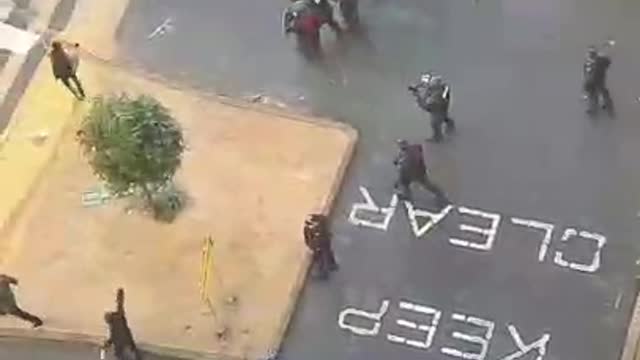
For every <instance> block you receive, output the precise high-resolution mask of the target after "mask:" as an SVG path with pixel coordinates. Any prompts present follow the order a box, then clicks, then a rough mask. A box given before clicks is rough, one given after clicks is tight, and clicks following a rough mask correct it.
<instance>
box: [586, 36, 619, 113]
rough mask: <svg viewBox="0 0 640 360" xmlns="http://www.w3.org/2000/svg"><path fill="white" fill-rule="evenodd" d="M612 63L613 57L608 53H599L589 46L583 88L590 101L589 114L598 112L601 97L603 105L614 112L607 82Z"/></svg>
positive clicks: (588, 101)
mask: <svg viewBox="0 0 640 360" xmlns="http://www.w3.org/2000/svg"><path fill="white" fill-rule="evenodd" d="M610 65H611V59H610V58H609V57H608V56H607V55H605V54H602V53H599V52H598V50H597V49H596V48H595V47H593V46H592V47H590V48H589V50H588V52H587V58H586V60H585V62H584V65H583V75H584V85H583V89H584V92H585V96H586V99H587V103H588V105H587V113H588V114H591V115H592V114H595V113H596V111H597V109H598V105H599V103H600V98H602V107H603V108H604V109H606V110H607V111H609V112H610V113H612V112H613V101H612V100H611V95H610V94H609V89H607V83H606V82H607V70H608V69H609V66H610Z"/></svg>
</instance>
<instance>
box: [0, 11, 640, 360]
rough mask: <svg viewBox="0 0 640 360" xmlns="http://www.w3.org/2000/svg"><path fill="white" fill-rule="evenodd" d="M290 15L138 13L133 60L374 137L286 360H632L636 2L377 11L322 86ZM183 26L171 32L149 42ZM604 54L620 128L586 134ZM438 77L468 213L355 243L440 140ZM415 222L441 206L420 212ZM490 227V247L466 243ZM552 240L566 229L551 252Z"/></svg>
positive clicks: (448, 170)
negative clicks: (398, 165)
mask: <svg viewBox="0 0 640 360" xmlns="http://www.w3.org/2000/svg"><path fill="white" fill-rule="evenodd" d="M285 4H286V1H284V0H282V1H276V0H262V1H258V2H256V1H252V0H224V1H223V0H220V1H210V0H182V1H173V0H136V1H133V2H132V3H131V7H130V9H129V10H128V12H127V15H126V17H125V19H124V22H123V26H122V28H121V29H120V30H121V31H120V40H121V41H122V44H123V45H124V46H125V47H126V49H128V52H127V60H128V61H130V62H131V63H133V64H135V65H137V66H140V67H143V68H145V69H146V70H147V71H151V72H159V73H162V74H164V75H166V76H167V77H170V78H172V79H174V80H176V81H182V82H186V83H189V84H191V85H193V86H195V87H199V88H201V89H203V90H204V91H218V92H224V93H228V94H233V95H250V94H255V93H264V94H267V95H269V96H273V97H275V98H279V99H282V100H283V101H286V102H289V103H291V104H294V105H295V106H302V107H307V108H310V109H312V110H313V111H314V112H317V113H321V114H324V115H328V116H332V117H334V118H336V119H340V120H341V121H345V122H348V123H349V124H351V125H353V126H354V127H356V128H357V129H358V130H359V131H360V135H361V142H360V144H359V147H358V149H357V154H356V158H355V161H354V164H353V166H352V168H351V170H350V173H349V175H348V179H347V182H346V184H345V186H344V190H343V192H342V194H341V196H340V198H339V203H338V206H337V209H336V211H335V213H334V218H333V230H334V233H335V250H336V253H337V257H338V259H339V261H340V263H341V269H340V271H339V272H338V273H336V274H335V276H334V277H333V278H332V279H331V280H330V281H329V282H326V283H319V282H315V281H310V282H309V283H308V284H307V286H306V288H305V291H304V293H303V296H302V298H301V300H300V305H299V308H298V311H297V313H296V316H295V318H294V319H293V322H292V324H291V327H290V330H289V334H288V337H287V339H286V341H285V344H284V346H283V349H282V353H281V357H280V358H281V359H284V360H315V359H318V360H324V359H345V360H346V359H349V360H370V359H380V360H383V359H403V360H413V359H416V360H417V359H425V358H455V357H464V358H468V359H479V360H482V359H503V358H507V357H508V359H509V360H512V359H521V358H522V359H534V358H535V357H536V356H538V355H541V358H538V359H562V360H567V359H583V360H601V359H614V358H617V357H618V356H619V354H620V352H621V346H622V343H623V341H624V336H625V326H626V323H627V321H628V318H629V315H630V308H631V304H632V301H633V296H634V294H633V281H632V280H633V277H634V274H635V273H636V272H637V266H636V259H637V258H638V252H639V251H638V250H639V246H638V245H637V238H638V237H639V235H640V228H639V223H640V219H639V218H638V217H639V215H640V214H639V210H640V205H639V204H640V192H639V191H638V190H637V189H638V187H637V184H638V183H640V157H639V156H638V154H640V142H638V141H637V138H638V136H639V135H640V124H639V123H638V119H639V118H640V117H639V115H640V104H639V103H638V102H637V100H636V98H637V97H638V96H640V71H638V64H640V43H638V42H637V34H638V33H640V22H638V21H637V19H638V18H640V3H637V2H632V1H624V0H612V1H607V2H606V3H605V2H602V1H598V0H538V1H526V2H525V1H517V0H502V1H498V0H480V1H479V2H478V3H477V5H474V1H471V0H468V1H467V0H450V1H436V0H395V1H383V0H379V1H366V0H362V5H363V6H362V7H363V9H362V17H363V19H364V21H365V22H366V23H367V25H368V38H369V42H368V43H365V42H352V43H349V44H347V45H346V46H344V47H339V46H336V45H335V43H334V42H333V41H332V40H331V39H329V41H327V43H326V45H327V48H328V52H329V56H328V58H329V60H328V64H327V66H326V68H325V69H324V70H321V69H317V68H314V67H312V66H309V65H308V64H306V63H305V62H304V61H302V60H300V59H299V58H298V56H297V55H296V53H295V52H294V50H293V44H292V43H291V42H289V41H286V40H285V39H284V38H283V37H282V34H281V29H280V11H281V9H282V6H283V5H285ZM167 18H171V23H172V24H173V29H172V30H171V31H168V32H167V33H165V34H161V35H160V36H156V37H153V38H151V39H149V34H151V33H152V32H153V31H154V29H155V28H156V27H157V26H158V25H160V24H162V23H163V22H164V21H165V20H166V19H167ZM329 37H330V36H329ZM608 37H613V38H614V39H615V40H616V41H617V44H616V45H615V47H614V48H613V49H612V57H613V66H612V69H611V73H610V81H609V83H610V88H611V91H612V94H613V97H614V100H615V101H616V107H617V113H618V116H617V118H616V119H608V118H606V117H600V118H598V119H588V118H586V117H585V115H584V112H583V110H584V108H583V107H584V104H583V103H582V101H581V98H580V97H581V94H580V82H581V63H582V59H583V56H584V51H585V49H586V47H587V46H588V45H590V44H592V43H601V42H604V41H605V40H606V39H607V38H608ZM429 69H433V70H436V71H437V72H439V73H442V74H445V75H446V78H447V79H448V81H449V82H450V83H451V85H452V89H453V97H454V103H453V116H454V117H455V119H456V120H457V122H458V127H459V132H458V133H457V134H456V135H455V136H454V137H452V138H451V140H450V141H448V142H446V143H444V144H441V145H430V144H429V145H425V146H426V148H425V150H426V156H427V161H428V166H429V167H430V170H431V173H432V175H433V177H434V179H435V180H436V181H437V182H439V183H440V184H441V185H442V186H443V187H444V189H445V190H446V192H447V193H448V194H449V196H450V198H452V200H454V203H455V206H454V207H453V208H452V209H451V210H450V212H449V213H448V214H447V215H446V216H445V217H444V218H443V219H442V220H441V221H440V222H438V223H437V224H436V225H435V226H433V228H432V229H431V230H430V231H428V232H427V233H425V234H422V235H421V236H416V235H415V233H414V231H412V228H411V226H410V224H409V221H408V212H407V211H406V210H404V207H403V206H404V205H402V204H399V205H398V206H397V209H396V211H395V213H394V215H393V217H392V218H391V220H390V224H389V226H388V227H386V228H385V229H380V228H371V227H367V226H355V225H354V224H353V223H352V222H350V221H349V215H350V212H351V210H352V206H353V205H354V204H355V203H359V202H363V201H364V200H363V197H362V195H361V193H360V190H359V188H360V187H361V186H363V187H365V188H366V189H367V190H368V191H369V192H370V194H371V196H372V197H373V199H374V200H375V201H376V202H377V203H378V205H380V206H388V204H389V201H390V198H391V193H392V186H391V185H392V183H393V180H394V169H393V167H392V165H391V160H392V158H393V155H394V151H395V149H394V147H395V145H394V142H395V140H396V139H398V138H407V139H409V140H410V141H415V142H421V141H423V140H424V139H425V138H426V137H428V136H429V126H428V122H427V120H426V118H425V116H424V114H422V113H420V111H419V110H418V109H417V108H416V106H415V104H414V103H413V101H412V99H411V98H410V96H409V94H408V93H407V91H406V85H407V83H408V82H410V81H412V80H413V79H414V78H415V77H416V76H417V74H419V73H420V72H421V71H425V70H429ZM416 206H417V207H418V208H421V209H429V208H433V206H434V204H433V200H432V198H430V197H429V196H428V195H426V194H425V195H422V194H419V195H418V196H417V201H416ZM469 209H471V213H469ZM473 209H478V210H482V211H483V213H480V214H478V213H477V212H473ZM465 212H467V214H466V215H465V214H464V213H465ZM358 216H359V217H360V218H362V219H369V220H371V219H372V214H370V213H369V214H367V212H366V211H365V212H361V213H359V214H358ZM483 216H484V218H483ZM378 217H379V216H378ZM513 218H516V219H515V220H514V219H513ZM518 219H534V220H538V221H541V222H545V223H547V224H548V225H535V224H534V225H531V223H529V225H528V226H529V227H527V226H526V225H521V224H520V223H521V222H522V221H520V220H518ZM424 220H426V218H424V217H423V218H422V220H421V222H420V224H419V225H420V226H421V225H422V223H423V222H424ZM491 221H495V222H496V225H497V228H496V234H495V236H494V237H493V238H492V241H487V236H485V235H479V234H471V233H470V232H469V231H467V230H469V228H468V227H463V228H462V229H461V227H460V226H461V225H467V226H468V225H476V226H479V227H482V228H489V225H490V224H491ZM531 226H538V228H531ZM545 226H546V227H547V228H549V229H550V228H553V232H552V234H551V237H550V240H549V242H548V243H546V242H545V241H543V237H544V234H545V232H544V228H545ZM382 228H384V226H382ZM572 228H575V229H576V232H577V235H576V236H572V234H573V233H572V230H571V229H572ZM567 229H569V230H568V231H567ZM463 230H465V231H463ZM471 230H473V229H471ZM581 231H583V232H581ZM565 233H566V234H567V235H568V237H567V238H568V241H562V237H563V234H565ZM598 234H599V235H602V237H599V236H598ZM589 237H591V238H589ZM603 239H604V240H603ZM460 240H463V241H460ZM465 240H466V241H465ZM599 242H600V243H601V244H602V243H604V246H603V247H602V248H600V249H599V248H598V247H597V246H596V244H598V243H599ZM474 244H475V245H474ZM597 254H599V256H598V255H597ZM598 260H599V261H598ZM384 301H388V303H387V304H388V309H387V311H386V312H385V311H383V310H384V306H383V304H384ZM414 304H419V305H423V307H416V306H415V305H414ZM347 309H360V310H362V311H365V312H368V313H369V316H370V318H369V319H366V318H363V317H362V316H361V314H362V313H356V312H354V311H351V312H350V314H351V315H350V316H347V317H345V318H344V319H342V320H344V321H343V322H342V323H340V321H339V315H340V314H341V312H343V311H345V310H347ZM381 309H382V310H381ZM376 312H378V313H379V314H378V315H380V316H379V317H378V320H379V321H377V320H376V319H375V318H376V316H375V314H374V313H376ZM342 314H343V315H346V314H349V312H346V313H345V312H343V313H342ZM358 314H360V315H358ZM463 315H464V316H463ZM371 317H373V318H374V320H371ZM403 319H404V320H405V321H402V320H403ZM436 319H437V320H438V321H435V320H436ZM399 320H400V321H399ZM412 323H418V325H415V326H414V327H417V326H421V328H420V330H415V329H414V330H411V329H409V328H408V327H410V326H412ZM376 324H379V326H376ZM350 329H351V330H350ZM354 329H355V330H354ZM490 330H491V331H490ZM465 334H470V335H472V336H471V337H469V336H465ZM519 340H520V341H519ZM483 347H484V348H486V354H484V356H482V355H478V356H474V354H476V353H480V352H482V350H483ZM0 349H2V347H0ZM541 350H544V352H543V353H540V351H541ZM3 351H12V350H3ZM16 351H17V350H16ZM34 351H36V350H34ZM43 351H44V350H43ZM11 354H12V356H11V358H12V359H17V360H27V359H34V360H36V359H38V360H39V359H51V360H58V359H67V358H69V359H75V358H73V357H67V358H65V357H63V355H62V354H63V352H56V353H51V354H50V355H47V356H46V357H45V356H44V355H42V356H41V355H39V354H37V353H33V355H26V354H27V353H25V352H23V353H17V352H16V353H11ZM40 354H44V352H42V353H40ZM0 355H2V353H0ZM509 355H511V356H510V357H509ZM38 356H40V357H38ZM70 356H72V355H70ZM0 358H5V357H4V356H0Z"/></svg>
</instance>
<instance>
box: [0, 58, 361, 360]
mask: <svg viewBox="0 0 640 360" xmlns="http://www.w3.org/2000/svg"><path fill="white" fill-rule="evenodd" d="M100 60H101V62H104V63H106V65H108V66H111V67H116V68H121V67H122V68H124V69H125V70H126V71H127V72H129V73H131V74H132V75H134V76H140V77H142V78H145V79H147V80H149V81H152V82H157V83H162V84H163V85H165V86H167V87H168V88H171V89H172V90H176V91H185V92H191V93H193V94H194V96H196V97H200V98H202V99H205V100H207V101H215V102H218V103H220V104H224V105H226V106H231V107H235V108H240V109H244V110H250V111H255V112H260V113H263V114H266V115H269V116H274V117H280V118H284V119H287V120H289V121H296V122H303V123H307V124H310V125H312V126H315V127H318V128H328V129H334V130H337V131H339V132H340V133H341V134H343V135H344V136H345V137H346V146H345V148H344V150H343V152H342V154H341V157H340V158H339V162H338V166H337V167H336V170H335V173H334V176H333V178H332V180H331V184H330V186H329V188H328V191H327V192H326V193H325V195H324V197H323V198H322V199H321V201H320V204H319V205H318V206H319V208H318V209H317V211H318V212H321V213H324V214H327V215H328V214H330V213H331V210H332V209H333V205H334V203H335V200H336V198H337V195H338V193H339V191H340V190H341V188H342V184H343V182H344V177H345V175H346V172H347V170H348V167H349V165H350V163H351V159H352V158H353V155H354V153H355V148H356V145H357V141H358V132H357V130H356V129H355V128H353V127H352V126H350V125H348V124H345V123H342V122H339V121H336V120H333V119H330V118H327V117H322V116H314V115H312V114H310V113H308V112H304V111H298V110H297V109H293V108H282V107H278V106H275V105H271V104H263V103H256V102H252V101H250V100H247V99H243V98H232V97H228V96H224V95H219V94H215V93H202V92H201V91H198V90H197V89H194V88H191V87H189V86H184V85H182V84H177V83H175V82H171V81H166V80H167V79H166V78H164V77H162V76H153V75H151V76H150V74H148V73H141V72H139V71H136V70H135V69H133V70H132V69H127V68H126V66H124V67H123V66H119V65H117V64H114V63H113V62H112V61H108V60H103V59H100ZM28 86H31V84H29V85H28ZM11 120H14V119H11ZM72 122H74V121H71V123H72ZM69 125H70V124H69ZM67 131H68V130H65V131H64V132H65V133H66V132H67ZM64 136H65V135H62V136H61V138H62V137H64ZM60 140H61V139H60ZM59 146H60V143H56V144H55V146H53V147H52V149H51V153H50V154H49V156H50V158H51V159H54V158H55V156H56V155H57V153H58V150H59ZM50 163H51V162H48V163H47V164H46V165H44V166H43V167H42V168H41V169H40V170H39V172H38V175H37V176H36V178H35V179H33V181H32V183H31V184H30V185H29V186H28V187H29V189H28V191H27V196H25V198H24V199H23V201H21V202H20V204H18V206H16V207H15V208H14V209H13V210H12V215H11V217H10V218H13V217H16V216H19V214H20V213H21V211H22V207H23V206H22V204H24V203H25V202H26V201H28V199H29V198H30V194H31V192H32V191H33V190H34V189H35V188H37V186H39V184H40V183H41V178H42V176H43V175H44V173H45V171H46V169H47V168H48V164H50ZM8 227H9V226H2V229H0V230H2V231H5V230H7V229H8ZM310 259H311V257H310V254H308V253H306V254H305V256H304V258H303V259H301V261H300V262H299V266H297V268H296V270H295V271H296V277H295V281H294V282H293V285H292V286H291V288H290V289H289V294H287V303H286V304H285V311H284V312H283V314H282V317H281V319H280V321H279V322H278V327H279V328H278V330H277V331H276V335H275V336H274V338H273V339H272V340H271V341H270V343H269V344H268V346H267V351H268V352H267V354H263V355H262V357H260V358H258V359H256V360H263V359H272V358H273V357H274V356H275V355H277V353H278V352H279V350H280V346H281V344H282V341H283V339H284V337H285V335H286V332H287V329H288V327H289V322H290V320H291V318H292V315H293V313H294V311H295V309H296V305H297V302H298V298H299V295H300V293H301V291H302V289H303V288H304V284H305V280H306V277H307V273H308V270H309V265H310ZM0 338H5V339H22V340H36V341H54V342H63V343H72V344H73V343H75V344H93V345H100V344H101V343H102V341H103V340H104V336H100V335H96V334H82V333H76V332H73V331H68V330H63V329H55V328H51V329H49V328H42V329H37V330H32V329H28V328H16V327H14V328H12V327H7V328H0ZM139 347H140V348H141V349H142V350H144V351H147V352H151V353H154V354H157V355H160V356H171V357H177V358H182V359H203V360H204V359H206V360H245V359H244V358H240V357H236V356H234V355H229V354H225V353H209V352H205V351H195V350H190V349H186V348H177V347H174V346H167V345H164V344H157V343H145V342H142V343H140V344H139Z"/></svg>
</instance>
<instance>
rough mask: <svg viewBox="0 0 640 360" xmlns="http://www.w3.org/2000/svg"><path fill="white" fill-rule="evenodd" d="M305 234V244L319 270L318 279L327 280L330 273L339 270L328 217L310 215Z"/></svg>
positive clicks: (313, 264) (305, 223)
mask: <svg viewBox="0 0 640 360" xmlns="http://www.w3.org/2000/svg"><path fill="white" fill-rule="evenodd" d="M303 232H304V242H305V244H306V245H307V247H308V248H309V250H311V252H312V253H313V260H312V261H313V263H312V266H314V267H316V268H317V269H318V270H317V273H318V278H320V279H327V278H328V277H329V272H330V271H336V270H338V263H337V262H336V259H335V256H334V254H333V248H332V246H331V232H330V231H329V221H328V219H327V217H326V216H325V215H322V214H311V215H309V216H308V217H307V219H306V220H305V222H304V231H303Z"/></svg>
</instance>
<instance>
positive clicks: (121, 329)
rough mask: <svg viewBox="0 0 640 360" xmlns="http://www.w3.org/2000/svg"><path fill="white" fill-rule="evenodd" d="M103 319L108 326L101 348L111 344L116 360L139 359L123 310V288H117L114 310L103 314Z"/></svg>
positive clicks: (139, 355) (140, 357)
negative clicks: (107, 333)
mask: <svg viewBox="0 0 640 360" xmlns="http://www.w3.org/2000/svg"><path fill="white" fill-rule="evenodd" d="M104 321H105V322H106V323H107V326H108V327H109V338H108V339H107V340H105V342H104V344H103V345H102V348H103V349H105V350H106V349H108V348H109V347H110V346H113V348H114V353H115V356H116V358H117V359H118V360H140V359H142V356H141V354H140V351H138V347H137V346H136V343H135V341H134V340H133V335H132V334H131V329H130V328H129V324H128V323H127V317H126V315H125V312H124V290H123V289H122V288H120V289H118V291H117V294H116V311H109V312H106V313H105V314H104Z"/></svg>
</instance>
